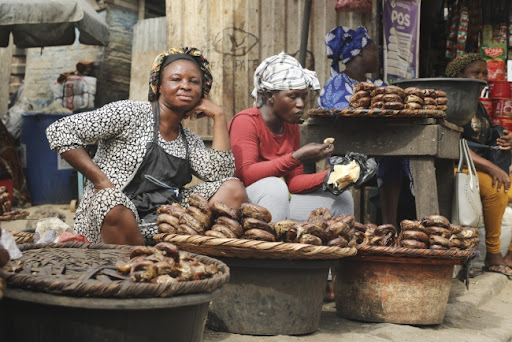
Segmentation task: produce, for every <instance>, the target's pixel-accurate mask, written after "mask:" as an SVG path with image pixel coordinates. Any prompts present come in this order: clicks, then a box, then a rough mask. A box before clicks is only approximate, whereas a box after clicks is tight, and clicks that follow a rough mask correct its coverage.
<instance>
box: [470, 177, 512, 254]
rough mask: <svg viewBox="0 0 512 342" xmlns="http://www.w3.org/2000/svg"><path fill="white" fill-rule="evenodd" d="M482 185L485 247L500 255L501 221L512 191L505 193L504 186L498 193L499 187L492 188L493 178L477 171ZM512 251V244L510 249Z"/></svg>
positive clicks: (488, 250) (489, 251) (481, 196)
mask: <svg viewBox="0 0 512 342" xmlns="http://www.w3.org/2000/svg"><path fill="white" fill-rule="evenodd" d="M477 174H478V182H479V183H480V198H481V199H482V209H483V214H484V224H485V246H486V247H487V252H488V253H492V254H497V253H500V235H501V221H502V219H503V214H504V213H505V208H506V207H507V204H508V201H509V196H510V194H511V193H512V189H511V190H509V192H508V193H505V190H504V189H503V186H502V187H501V189H499V191H497V186H496V185H495V186H494V188H493V187H492V178H491V176H489V175H488V174H487V173H484V172H480V171H477ZM509 251H512V244H511V246H510V247H509Z"/></svg>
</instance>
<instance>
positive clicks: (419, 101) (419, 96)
mask: <svg viewBox="0 0 512 342" xmlns="http://www.w3.org/2000/svg"><path fill="white" fill-rule="evenodd" d="M404 92H405V108H406V109H422V108H423V105H424V104H425V101H423V98H424V97H425V95H424V94H423V90H421V89H420V88H416V87H409V88H405V89H404Z"/></svg>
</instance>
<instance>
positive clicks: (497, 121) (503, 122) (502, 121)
mask: <svg viewBox="0 0 512 342" xmlns="http://www.w3.org/2000/svg"><path fill="white" fill-rule="evenodd" d="M492 124H493V125H500V126H503V127H504V128H505V129H507V130H509V131H512V117H508V118H507V117H494V118H493V119H492Z"/></svg>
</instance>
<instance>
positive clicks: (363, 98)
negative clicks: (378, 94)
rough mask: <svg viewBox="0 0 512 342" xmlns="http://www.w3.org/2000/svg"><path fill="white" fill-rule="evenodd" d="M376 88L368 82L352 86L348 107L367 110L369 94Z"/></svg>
mask: <svg viewBox="0 0 512 342" xmlns="http://www.w3.org/2000/svg"><path fill="white" fill-rule="evenodd" d="M375 88H376V86H375V84H373V83H370V82H361V83H358V84H356V85H355V86H354V94H353V95H352V96H351V97H350V107H352V108H360V109H367V108H370V103H371V97H370V96H371V92H372V91H373V90H374V89H375Z"/></svg>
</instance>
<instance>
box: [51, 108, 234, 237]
mask: <svg viewBox="0 0 512 342" xmlns="http://www.w3.org/2000/svg"><path fill="white" fill-rule="evenodd" d="M153 125H154V119H153V112H152V109H151V103H150V102H140V101H129V100H125V101H118V102H113V103H110V104H107V105H105V106H103V107H102V108H99V109H97V110H94V111H91V112H85V113H79V114H74V115H70V116H68V117H65V118H62V119H60V120H58V121H56V122H55V123H53V124H52V125H50V126H49V127H48V128H47V130H46V135H47V138H48V141H49V142H50V148H51V149H53V150H55V151H57V152H58V153H63V152H66V151H69V150H72V149H75V148H78V147H85V145H86V144H91V143H96V144H97V145H98V149H97V151H96V155H95V156H94V158H93V160H94V162H95V163H96V164H97V165H98V166H99V168H100V169H101V170H102V171H103V172H104V173H105V175H107V177H108V178H109V179H110V181H111V182H112V184H114V186H115V188H111V189H103V190H101V191H99V192H97V193H94V185H93V184H92V183H91V182H90V181H86V183H85V187H84V194H83V198H82V200H81V202H80V204H79V207H78V208H77V211H76V215H75V223H74V230H75V231H76V232H78V233H80V234H83V235H85V236H86V237H87V238H88V239H89V241H90V242H100V241H101V235H100V229H101V225H102V222H103V218H104V217H105V215H106V214H107V213H108V212H109V211H110V210H111V209H112V208H114V207H115V206H117V205H123V206H125V207H127V208H129V209H131V210H132V211H133V213H134V214H135V217H136V219H137V222H139V224H141V223H143V222H141V220H140V218H139V216H138V214H137V210H136V208H135V206H134V204H133V203H132V202H131V201H130V200H129V199H128V197H127V196H126V195H125V194H124V193H123V191H122V190H123V188H124V187H125V186H126V185H127V184H128V183H129V182H130V181H131V179H132V178H133V177H134V175H135V173H136V172H137V169H138V167H139V166H140V164H141V163H142V160H143V158H144V156H145V154H146V145H147V143H148V142H150V141H151V140H152V138H153ZM184 132H185V137H183V135H182V134H181V133H180V135H179V136H178V137H177V138H176V139H175V140H173V141H165V140H164V139H163V138H162V136H161V135H160V134H159V136H158V143H159V145H160V146H162V147H163V148H164V150H165V152H167V153H169V154H171V155H173V156H176V157H180V158H185V156H186V152H185V146H184V143H183V139H184V138H186V139H187V142H188V146H189V160H190V167H191V169H192V172H193V174H194V175H195V176H196V177H198V178H199V179H201V180H203V181H204V182H203V183H200V184H198V185H195V186H192V187H188V188H186V189H184V190H183V192H182V193H183V198H182V200H181V202H180V204H181V205H182V206H183V207H187V206H188V198H189V195H190V194H191V193H198V194H201V195H203V196H204V197H205V198H207V199H209V198H210V197H211V196H213V194H215V192H216V191H217V190H218V189H219V187H220V186H221V185H222V183H223V182H225V181H226V180H228V179H232V178H233V177H232V176H233V174H234V171H235V161H234V158H233V154H232V153H231V151H219V150H215V149H207V148H206V147H205V145H204V143H203V141H202V140H201V138H199V136H198V135H196V134H195V133H193V132H192V131H190V130H189V129H187V128H185V129H184ZM143 226H145V227H146V225H143ZM154 233H155V228H154V226H150V227H149V228H143V229H142V235H143V236H144V238H146V239H147V238H150V237H151V236H152V235H153V234H154Z"/></svg>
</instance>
